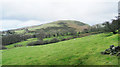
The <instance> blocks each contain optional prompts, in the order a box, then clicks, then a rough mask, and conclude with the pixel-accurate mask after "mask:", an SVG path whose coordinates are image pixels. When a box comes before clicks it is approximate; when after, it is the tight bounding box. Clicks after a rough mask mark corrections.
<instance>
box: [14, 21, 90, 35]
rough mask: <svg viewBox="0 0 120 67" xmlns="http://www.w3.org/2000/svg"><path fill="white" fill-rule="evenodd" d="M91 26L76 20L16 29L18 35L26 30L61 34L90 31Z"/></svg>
mask: <svg viewBox="0 0 120 67" xmlns="http://www.w3.org/2000/svg"><path fill="white" fill-rule="evenodd" d="M88 28H89V25H88V24H85V23H83V22H80V21H75V20H59V21H55V22H51V23H47V24H42V25H37V26H30V27H25V28H20V29H16V30H15V32H16V33H24V32H25V29H28V30H29V31H32V32H37V31H39V30H41V29H42V30H45V31H47V32H51V31H52V32H60V31H68V30H74V31H77V32H79V31H83V30H84V29H88Z"/></svg>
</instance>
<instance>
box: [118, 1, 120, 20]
mask: <svg viewBox="0 0 120 67" xmlns="http://www.w3.org/2000/svg"><path fill="white" fill-rule="evenodd" d="M118 18H119V19H120V1H119V2H118Z"/></svg>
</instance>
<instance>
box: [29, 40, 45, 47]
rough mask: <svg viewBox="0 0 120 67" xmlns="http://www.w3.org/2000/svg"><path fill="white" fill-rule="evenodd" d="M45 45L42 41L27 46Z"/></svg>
mask: <svg viewBox="0 0 120 67" xmlns="http://www.w3.org/2000/svg"><path fill="white" fill-rule="evenodd" d="M35 45H44V42H43V41H42V40H39V41H35V42H31V43H29V44H28V45H27V46H35Z"/></svg>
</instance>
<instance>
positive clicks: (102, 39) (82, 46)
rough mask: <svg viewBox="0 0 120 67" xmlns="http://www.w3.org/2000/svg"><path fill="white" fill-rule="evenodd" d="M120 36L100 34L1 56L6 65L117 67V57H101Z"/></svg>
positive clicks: (116, 43) (14, 50)
mask: <svg viewBox="0 0 120 67" xmlns="http://www.w3.org/2000/svg"><path fill="white" fill-rule="evenodd" d="M112 44H114V45H118V35H117V34H116V35H111V34H110V33H108V34H97V35H91V36H86V37H83V38H76V39H71V40H68V41H62V42H58V43H53V44H48V45H42V46H34V47H32V46H31V47H18V48H13V49H8V50H3V52H2V57H3V58H2V59H3V60H2V63H3V65H117V64H118V57H116V56H109V55H101V54H100V52H101V51H104V50H105V49H107V48H109V46H110V45H112Z"/></svg>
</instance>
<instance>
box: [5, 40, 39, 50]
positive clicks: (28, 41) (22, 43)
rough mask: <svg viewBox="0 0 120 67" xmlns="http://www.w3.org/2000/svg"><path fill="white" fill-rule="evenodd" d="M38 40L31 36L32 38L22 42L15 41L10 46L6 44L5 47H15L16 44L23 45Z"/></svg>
mask: <svg viewBox="0 0 120 67" xmlns="http://www.w3.org/2000/svg"><path fill="white" fill-rule="evenodd" d="M37 40H38V39H37V38H30V39H27V40H26V41H21V42H18V43H14V44H11V45H8V46H5V47H7V48H13V47H14V45H23V46H26V45H27V44H28V43H30V42H33V41H37Z"/></svg>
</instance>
